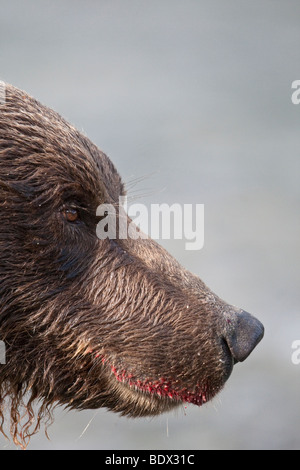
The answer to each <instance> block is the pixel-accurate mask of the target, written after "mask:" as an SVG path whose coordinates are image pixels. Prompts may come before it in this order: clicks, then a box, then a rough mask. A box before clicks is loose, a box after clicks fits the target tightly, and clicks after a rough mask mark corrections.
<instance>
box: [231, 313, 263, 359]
mask: <svg viewBox="0 0 300 470" xmlns="http://www.w3.org/2000/svg"><path fill="white" fill-rule="evenodd" d="M263 335H264V327H263V325H262V324H261V322H260V321H259V320H257V319H256V318H255V317H253V316H252V315H250V313H248V312H245V311H244V310H242V311H241V312H240V313H238V314H237V316H236V319H235V321H234V325H233V326H231V328H230V329H228V330H227V331H226V332H225V335H224V339H225V341H226V343H227V345H228V348H229V350H230V352H231V354H232V356H233V359H234V361H235V362H242V361H244V360H245V359H246V358H247V357H248V356H249V354H250V353H251V352H252V351H253V349H254V348H255V346H256V345H257V344H258V343H259V342H260V340H261V339H262V337H263Z"/></svg>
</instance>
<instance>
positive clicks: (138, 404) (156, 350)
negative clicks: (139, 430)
mask: <svg viewBox="0 0 300 470" xmlns="http://www.w3.org/2000/svg"><path fill="white" fill-rule="evenodd" d="M122 194H123V195H124V194H125V190H124V185H123V183H122V181H121V179H120V176H119V175H118V173H117V171H116V169H115V167H114V166H113V164H112V162H111V161H110V159H109V158H108V157H107V156H106V155H105V154H104V153H102V152H101V151H100V150H99V149H98V148H97V147H96V146H95V145H94V144H92V143H91V142H90V141H89V139H88V138H87V137H86V136H84V135H82V134H81V133H79V132H78V131H77V130H76V129H75V128H74V127H72V126H71V125H70V124H68V123H67V122H66V121H65V120H64V119H62V118H61V117H60V116H59V115H58V114H57V113H55V112H54V111H52V110H50V109H48V108H46V107H45V106H43V105H41V104H40V103H39V102H38V101H36V100H35V99H33V98H32V97H30V96H28V95H27V94H26V93H24V92H23V91H21V90H18V89H16V88H14V87H12V86H10V85H6V87H5V101H4V102H3V103H1V104H0V217H1V224H0V340H2V341H4V343H5V346H6V363H5V364H1V365H0V428H1V430H2V431H3V432H4V424H5V417H6V418H7V414H8V415H9V419H10V432H11V434H12V436H13V440H14V442H15V443H17V444H19V445H21V446H23V447H26V445H27V444H28V442H29V438H30V436H31V434H33V433H34V432H36V431H37V430H38V429H39V427H40V424H41V421H42V420H47V419H48V418H49V417H51V410H52V409H53V407H54V406H55V405H56V404H59V405H65V406H67V407H68V408H71V409H72V408H73V409H87V408H99V407H107V408H108V409H110V410H112V411H116V412H119V413H121V414H124V415H128V416H147V415H155V414H158V413H162V412H164V411H168V410H170V409H172V408H174V407H176V406H178V405H179V404H180V403H182V402H187V403H194V404H196V405H201V404H203V403H205V402H206V401H208V400H209V399H211V398H212V397H213V396H214V395H215V394H216V393H217V392H218V391H220V390H221V389H222V387H223V385H224V383H225V381H226V380H227V378H228V377H229V375H230V373H231V370H232V367H233V364H234V362H236V361H237V360H243V359H244V358H245V357H246V356H247V355H248V354H249V353H250V352H251V350H252V349H253V347H254V346H255V344H256V343H257V342H258V341H259V340H260V339H261V337H262V334H263V330H262V327H261V326H260V324H259V322H258V321H256V320H255V319H254V320H253V317H251V320H250V324H251V322H253V325H254V326H253V325H252V326H253V327H252V326H251V327H249V336H252V337H253V338H254V336H255V339H253V338H252V339H251V340H250V343H251V344H249V346H248V340H247V338H246V336H247V335H248V333H247V335H245V331H247V327H244V326H242V327H241V326H240V319H241V318H242V311H241V310H240V309H237V308H235V307H233V306H230V305H228V304H226V303H225V302H224V301H222V300H221V299H219V298H218V297H217V296H216V295H215V294H214V293H212V292H211V291H210V290H209V289H208V287H207V286H206V285H205V284H204V283H203V282H202V281H201V280H200V279H199V278H198V277H196V276H194V275H193V274H191V273H189V272H188V271H187V270H185V269H184V268H183V267H181V266H180V265H179V263H178V262H177V261H176V260H175V259H174V258H173V257H172V256H171V255H169V254H168V253H167V252H166V251H165V250H164V249H163V248H162V247H161V246H160V245H159V244H157V243H156V242H154V241H153V240H151V239H137V240H131V239H118V238H117V239H108V238H107V239H105V240H99V239H98V237H97V234H96V224H97V220H98V219H97V217H96V209H97V207H98V206H99V205H100V204H103V203H109V204H113V205H114V206H115V207H116V209H117V210H119V207H118V204H119V196H120V195H122ZM245 322H246V321H245ZM247 325H249V321H248V317H247ZM241 330H242V331H241ZM250 330H251V331H250ZM254 330H255V331H254ZM239 337H240V340H239V339H237V338H239ZM245 338H246V339H245ZM252 343H253V344H252ZM244 350H245V351H244ZM241 351H242V352H241ZM235 355H236V356H237V357H235ZM33 404H35V406H34V407H33ZM23 415H24V416H23Z"/></svg>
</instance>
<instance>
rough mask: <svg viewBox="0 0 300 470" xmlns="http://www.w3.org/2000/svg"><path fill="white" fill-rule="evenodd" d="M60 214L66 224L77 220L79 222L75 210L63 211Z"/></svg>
mask: <svg viewBox="0 0 300 470" xmlns="http://www.w3.org/2000/svg"><path fill="white" fill-rule="evenodd" d="M62 214H63V216H64V218H65V219H66V220H67V221H68V222H77V220H79V212H78V210H77V209H64V210H63V211H62Z"/></svg>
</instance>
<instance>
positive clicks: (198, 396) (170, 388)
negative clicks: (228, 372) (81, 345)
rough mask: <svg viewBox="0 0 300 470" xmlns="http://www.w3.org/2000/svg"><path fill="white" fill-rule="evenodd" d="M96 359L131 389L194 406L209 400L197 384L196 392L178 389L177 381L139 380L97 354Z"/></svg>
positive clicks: (205, 391)
mask: <svg viewBox="0 0 300 470" xmlns="http://www.w3.org/2000/svg"><path fill="white" fill-rule="evenodd" d="M95 357H96V358H101V362H102V364H103V365H105V364H106V365H107V366H108V367H109V369H110V370H111V372H112V374H113V375H114V376H115V378H116V380H117V381H118V382H120V383H122V384H123V385H125V386H127V387H128V388H129V389H134V390H137V391H140V392H144V393H146V394H150V395H157V396H159V397H165V398H169V399H171V400H174V401H176V400H177V401H182V402H186V403H192V404H193V405H197V406H201V405H203V404H204V403H206V402H207V401H208V400H209V397H208V390H206V387H203V386H200V385H199V384H197V385H196V386H195V390H194V391H189V390H188V389H187V388H181V389H177V388H176V387H175V385H174V382H176V380H175V381H172V380H169V379H166V378H164V377H160V378H159V379H156V380H153V379H144V380H140V379H137V378H136V377H135V376H134V375H133V374H132V373H129V372H127V371H126V370H125V369H118V368H117V367H115V366H114V365H113V364H110V363H109V361H108V360H107V358H106V357H105V356H102V355H100V354H95Z"/></svg>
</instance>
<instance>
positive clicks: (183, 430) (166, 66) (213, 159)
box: [0, 0, 300, 449]
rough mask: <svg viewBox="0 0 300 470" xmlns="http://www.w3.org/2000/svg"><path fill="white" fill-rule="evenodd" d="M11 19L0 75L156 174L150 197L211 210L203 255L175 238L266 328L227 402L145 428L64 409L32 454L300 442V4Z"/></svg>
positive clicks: (191, 260)
mask: <svg viewBox="0 0 300 470" xmlns="http://www.w3.org/2000/svg"><path fill="white" fill-rule="evenodd" d="M0 12H1V14H0V79H2V80H5V81H7V82H10V83H12V84H14V85H16V86H18V87H20V88H23V89H25V90H26V91H27V92H29V93H30V94H32V95H34V96H35V97H36V98H37V99H39V100H40V101H42V102H43V103H44V104H47V105H49V106H50V107H52V108H54V109H55V110H57V111H58V112H60V113H61V114H62V115H63V116H64V117H65V118H67V119H68V120H69V121H71V122H72V123H73V124H74V125H76V126H77V127H78V128H79V129H80V130H83V131H84V132H85V133H86V134H87V135H88V136H89V137H90V138H91V139H92V140H93V141H94V142H95V143H96V144H97V145H98V146H99V147H100V148H101V149H102V150H103V151H105V152H106V153H107V154H108V155H109V156H110V157H111V159H112V160H113V162H114V163H115V165H116V166H117V168H118V170H119V172H120V173H121V175H122V176H123V179H124V180H125V182H129V181H131V180H132V179H134V178H140V177H142V176H143V177H145V179H144V180H143V181H142V182H140V183H139V184H137V185H136V186H135V187H133V188H132V190H131V192H130V194H131V195H132V196H136V197H138V199H137V200H138V201H139V202H143V203H145V204H151V203H162V202H167V203H170V204H171V203H174V202H177V203H181V204H184V203H192V204H196V203H204V204H205V244H204V248H203V249H202V250H201V251H199V252H195V251H193V252H191V251H190V252H188V251H186V250H185V249H184V244H183V243H182V242H179V241H178V242H177V241H162V242H161V243H162V244H163V245H164V246H165V247H166V248H167V249H168V250H169V251H171V253H172V254H173V255H174V256H176V257H177V258H178V259H179V261H180V262H181V263H182V264H183V265H184V266H185V267H187V268H188V269H189V270H191V271H193V272H195V273H196V274H198V275H199V276H200V277H201V278H202V279H203V280H204V281H205V282H206V284H208V285H209V286H210V287H211V288H212V289H213V290H214V291H215V292H216V293H217V294H218V295H219V296H220V297H222V298H224V299H225V300H227V301H228V302H229V303H232V304H235V305H239V306H241V307H242V308H244V309H245V310H247V311H250V312H252V313H253V314H255V315H256V316H257V317H258V318H259V319H260V320H261V321H262V322H263V323H264V325H265V328H266V333H265V338H264V340H263V341H262V343H261V344H260V345H259V346H258V347H257V349H256V350H255V351H254V352H253V353H252V355H251V356H250V357H249V358H248V359H247V360H246V362H245V363H243V364H238V365H237V366H236V367H235V370H234V371H233V374H232V376H231V378H230V379H229V381H228V383H227V384H226V386H225V389H224V391H223V392H222V393H221V394H220V395H219V396H218V398H216V399H215V400H214V401H213V402H212V403H209V404H207V405H206V406H204V407H202V408H197V407H195V406H189V407H188V408H184V407H183V408H182V409H181V410H179V411H177V412H175V413H170V414H166V415H163V416H160V417H158V418H154V419H140V420H130V419H127V418H120V417H119V416H117V415H114V414H112V413H110V412H107V411H105V410H99V411H86V412H69V413H67V412H65V411H64V410H62V409H58V410H57V412H56V421H55V423H54V424H53V425H52V427H51V428H50V429H49V435H50V438H51V440H50V441H48V440H47V439H46V438H45V436H44V434H43V433H40V434H39V435H38V436H36V437H34V438H33V439H32V441H31V444H30V446H29V448H31V449H39V448H49V449H215V448H222V449H265V448H268V449H271V448H275V449H296V448H299V447H300V406H299V389H300V365H299V366H297V365H294V364H293V363H292V361H291V354H292V349H291V344H292V342H293V341H294V340H296V339H300V315H299V304H300V298H299V280H300V276H299V274H300V268H299V264H300V263H299V261H300V256H299V255H300V253H299V239H300V220H299V204H300V190H299V179H300V175H299V170H300V164H299V161H300V155H299V148H300V145H299V144H300V133H299V124H300V105H299V106H297V105H294V104H293V103H292V101H291V94H292V90H291V83H292V81H294V80H297V79H300V72H299V63H300V50H299V44H300V27H299V18H300V4H299V2H298V1H297V0H286V1H276V2H274V1H271V0H264V1H263V2H262V1H258V0H254V1H251V2H241V1H239V0H228V1H226V2H224V1H222V0H186V1H184V2H183V1H181V0H151V2H149V1H146V0H139V1H138V0H113V1H110V2H107V1H104V0H99V1H97V2H95V1H92V0H87V1H85V2H80V1H77V0H76V1H71V0H64V1H58V0H51V1H44V2H37V1H34V0H27V1H26V2H24V1H20V0H19V1H17V0H11V1H10V2H4V1H3V0H0ZM135 191H136V192H135ZM0 446H1V447H2V448H3V449H4V448H6V447H5V446H6V442H5V440H4V439H2V438H0ZM9 448H10V447H9Z"/></svg>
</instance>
